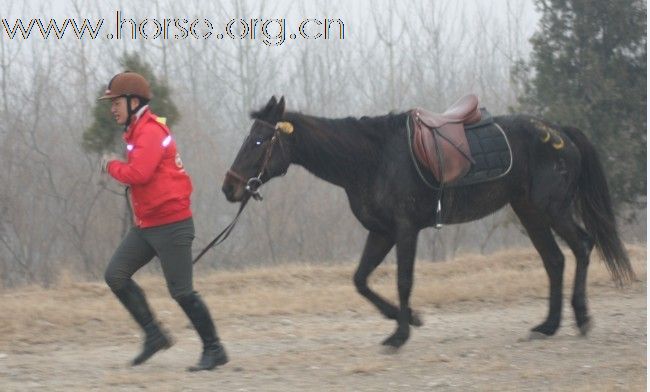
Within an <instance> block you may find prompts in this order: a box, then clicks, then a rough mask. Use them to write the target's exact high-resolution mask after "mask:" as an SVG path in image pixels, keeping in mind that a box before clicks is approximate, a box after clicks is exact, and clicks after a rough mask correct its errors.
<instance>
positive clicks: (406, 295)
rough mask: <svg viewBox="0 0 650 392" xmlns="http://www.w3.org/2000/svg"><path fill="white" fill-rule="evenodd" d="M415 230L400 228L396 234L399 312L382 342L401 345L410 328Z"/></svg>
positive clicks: (389, 344) (416, 235)
mask: <svg viewBox="0 0 650 392" xmlns="http://www.w3.org/2000/svg"><path fill="white" fill-rule="evenodd" d="M417 238H418V231H417V230H400V231H399V232H398V236H397V291H398V294H399V305H400V306H399V313H398V315H397V330H396V331H395V332H394V333H393V334H392V335H391V336H389V337H388V338H387V339H386V340H384V342H383V344H384V345H386V346H392V347H396V348H398V347H401V346H402V345H403V344H404V343H406V341H407V340H408V338H409V335H410V332H411V329H410V326H409V321H410V319H411V313H412V312H411V308H410V307H409V299H410V297H411V289H412V287H413V266H414V264H415V249H416V247H417Z"/></svg>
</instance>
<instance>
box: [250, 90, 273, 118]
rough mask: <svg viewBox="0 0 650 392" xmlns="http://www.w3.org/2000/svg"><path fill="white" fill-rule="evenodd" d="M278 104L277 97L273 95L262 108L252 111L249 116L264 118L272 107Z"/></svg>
mask: <svg viewBox="0 0 650 392" xmlns="http://www.w3.org/2000/svg"><path fill="white" fill-rule="evenodd" d="M277 104H278V100H277V98H275V95H274V96H272V97H271V99H269V101H268V102H267V103H266V106H264V108H263V109H261V110H257V111H252V112H251V113H250V116H251V118H259V119H262V118H266V117H268V115H269V114H270V113H271V111H272V110H273V108H274V107H275V106H276V105H277Z"/></svg>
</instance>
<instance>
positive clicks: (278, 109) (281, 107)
mask: <svg viewBox="0 0 650 392" xmlns="http://www.w3.org/2000/svg"><path fill="white" fill-rule="evenodd" d="M274 114H275V115H277V118H278V119H280V118H282V116H283V115H284V96H282V97H281V98H280V102H278V104H277V105H276V107H275V113H274Z"/></svg>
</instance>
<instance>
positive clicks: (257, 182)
mask: <svg viewBox="0 0 650 392" xmlns="http://www.w3.org/2000/svg"><path fill="white" fill-rule="evenodd" d="M255 121H256V122H259V123H261V124H263V125H265V126H267V127H269V128H273V129H274V130H275V132H274V133H273V137H272V138H271V144H270V145H269V146H268V148H267V149H266V152H265V154H264V161H262V166H261V168H260V171H259V173H258V174H257V176H255V177H251V178H249V179H248V180H246V179H245V178H244V177H243V176H241V175H240V174H239V173H237V172H236V171H234V170H232V169H228V172H226V177H232V178H234V179H235V180H237V181H238V182H240V183H243V184H246V186H245V188H244V189H245V190H246V197H245V198H244V200H242V202H241V205H240V206H239V211H237V215H235V218H234V219H233V220H232V222H230V224H229V225H228V226H226V228H225V229H223V230H222V231H221V233H219V234H217V236H216V237H215V238H214V239H213V240H212V241H210V243H209V244H208V245H207V246H206V247H205V248H203V250H202V251H201V253H199V254H198V256H196V258H194V260H193V261H192V264H196V262H197V261H199V259H200V258H201V257H203V255H205V254H206V253H207V252H208V251H209V250H210V249H212V248H213V247H215V246H217V245H219V244H221V243H222V242H224V241H225V240H226V238H228V236H229V235H230V233H231V232H232V231H233V229H234V228H235V225H236V224H237V221H238V220H239V216H240V215H241V213H242V212H243V211H244V207H246V204H248V201H249V200H250V198H251V197H252V198H253V199H255V200H257V201H262V200H264V198H263V197H262V195H260V193H259V188H260V187H261V186H262V175H263V174H264V172H265V171H266V167H267V166H268V164H269V161H270V160H271V153H272V152H273V147H274V146H275V143H276V142H278V141H279V140H280V132H282V130H281V129H280V128H279V126H278V125H273V124H271V123H269V122H266V121H264V120H259V119H255ZM279 143H280V148H281V149H282V157H283V158H285V160H286V155H285V153H284V146H283V145H282V141H280V142H279ZM287 168H288V166H287ZM286 173H287V172H286V170H285V172H284V173H282V175H285V174H286Z"/></svg>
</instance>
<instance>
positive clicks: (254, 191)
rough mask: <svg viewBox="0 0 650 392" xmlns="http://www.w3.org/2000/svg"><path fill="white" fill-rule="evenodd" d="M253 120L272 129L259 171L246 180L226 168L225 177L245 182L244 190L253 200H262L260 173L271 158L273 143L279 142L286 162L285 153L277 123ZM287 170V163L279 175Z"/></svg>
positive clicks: (262, 172)
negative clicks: (269, 141)
mask: <svg viewBox="0 0 650 392" xmlns="http://www.w3.org/2000/svg"><path fill="white" fill-rule="evenodd" d="M255 122H258V123H260V124H262V125H264V126H266V127H269V128H271V129H273V130H274V132H273V137H272V138H271V143H270V144H269V145H268V147H267V148H266V151H265V153H264V161H262V166H261V168H260V171H259V173H258V174H257V176H255V177H251V178H249V179H248V180H246V179H245V178H244V177H243V176H242V175H240V174H239V173H237V172H236V171H234V170H232V169H228V172H227V173H226V177H231V178H233V179H234V180H236V181H237V182H239V183H242V184H246V186H245V188H244V189H245V190H246V192H247V193H248V194H249V195H250V196H251V197H252V198H253V199H255V200H258V201H260V200H263V197H262V195H260V193H259V191H258V190H259V188H260V187H261V186H262V183H263V182H262V175H263V174H264V172H265V171H266V169H267V166H268V164H269V161H270V160H271V153H272V152H273V147H274V146H275V143H280V149H281V150H282V158H283V159H284V161H285V163H286V154H285V152H284V146H283V145H282V141H281V140H280V132H281V130H280V129H279V128H278V126H277V125H273V124H271V123H270V122H267V121H264V120H260V119H255ZM287 170H288V165H287V169H285V170H284V172H283V173H282V174H281V176H284V175H285V174H287Z"/></svg>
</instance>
